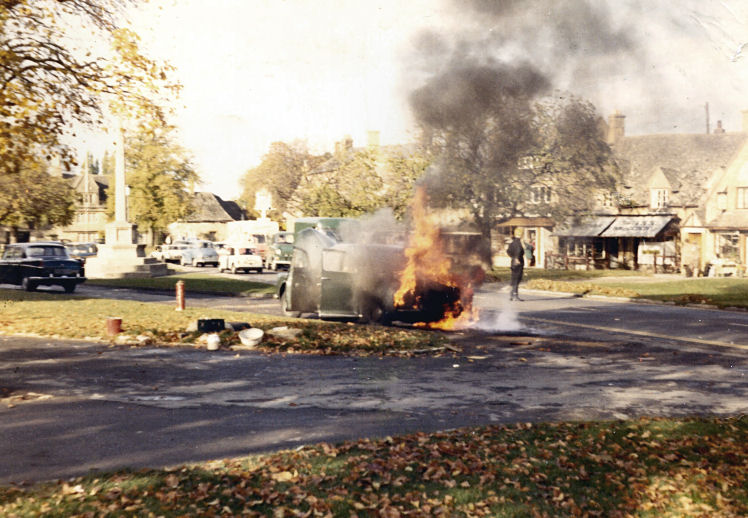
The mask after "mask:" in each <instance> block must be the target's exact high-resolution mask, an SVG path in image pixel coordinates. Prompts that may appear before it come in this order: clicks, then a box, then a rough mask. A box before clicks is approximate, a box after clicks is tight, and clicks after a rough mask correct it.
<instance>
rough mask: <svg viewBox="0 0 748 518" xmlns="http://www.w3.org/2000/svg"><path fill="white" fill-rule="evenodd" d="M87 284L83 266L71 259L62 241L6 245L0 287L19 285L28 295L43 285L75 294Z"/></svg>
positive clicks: (1, 264)
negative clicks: (76, 289) (60, 288)
mask: <svg viewBox="0 0 748 518" xmlns="http://www.w3.org/2000/svg"><path fill="white" fill-rule="evenodd" d="M85 280H86V278H85V277H84V274H83V264H82V263H81V262H80V261H78V260H76V259H71V258H70V256H69V255H68V252H67V250H66V248H65V246H64V245H63V244H62V243H60V242H59V241H37V242H34V243H15V244H11V245H7V246H6V247H5V250H4V251H3V256H2V259H0V283H4V284H18V285H20V286H21V287H22V288H23V289H24V290H26V291H34V290H35V289H36V288H37V287H38V286H41V285H43V286H61V287H62V288H63V289H64V290H65V293H73V292H74V291H75V288H76V287H77V286H78V284H80V283H82V282H85Z"/></svg>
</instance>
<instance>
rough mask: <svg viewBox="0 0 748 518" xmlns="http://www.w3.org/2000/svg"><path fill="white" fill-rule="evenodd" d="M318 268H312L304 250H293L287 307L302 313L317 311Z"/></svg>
mask: <svg viewBox="0 0 748 518" xmlns="http://www.w3.org/2000/svg"><path fill="white" fill-rule="evenodd" d="M319 271H320V270H319V268H314V267H313V265H312V264H310V261H309V254H307V252H306V251H305V250H302V249H300V248H297V249H296V250H294V254H293V260H292V266H291V271H290V272H289V276H288V280H289V284H288V288H287V289H289V290H290V291H289V292H288V294H287V296H288V303H289V309H291V310H293V311H300V312H302V313H312V312H317V308H318V305H319V289H320V285H319Z"/></svg>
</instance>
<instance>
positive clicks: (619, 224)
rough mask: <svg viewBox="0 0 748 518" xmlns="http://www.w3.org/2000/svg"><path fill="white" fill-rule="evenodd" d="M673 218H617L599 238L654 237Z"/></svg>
mask: <svg viewBox="0 0 748 518" xmlns="http://www.w3.org/2000/svg"><path fill="white" fill-rule="evenodd" d="M673 219H675V218H674V217H673V216H618V217H617V218H615V221H614V222H613V224H612V225H610V226H609V227H608V228H607V229H605V231H603V233H602V234H600V237H655V236H656V235H657V234H659V233H660V232H661V231H662V229H664V228H665V227H666V226H667V224H668V223H670V222H671V221H673Z"/></svg>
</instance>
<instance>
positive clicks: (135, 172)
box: [107, 127, 199, 244]
mask: <svg viewBox="0 0 748 518" xmlns="http://www.w3.org/2000/svg"><path fill="white" fill-rule="evenodd" d="M173 131H174V129H173V128H172V127H162V128H156V129H151V128H142V129H141V130H140V131H139V132H138V133H137V134H135V135H133V136H131V137H129V138H127V139H126V144H125V161H126V183H127V185H128V186H129V188H130V193H129V195H128V220H130V221H132V222H134V223H136V224H137V225H138V226H139V227H141V228H144V229H148V230H150V231H151V239H152V240H154V239H155V238H156V236H157V234H159V233H160V232H161V231H163V230H165V229H166V228H167V226H168V225H169V224H170V223H173V222H174V221H178V220H180V219H183V218H185V217H186V216H187V215H188V214H189V213H190V212H191V211H192V209H193V207H192V205H191V194H190V192H189V187H190V185H192V184H194V183H195V182H197V181H199V177H198V175H197V173H196V172H195V169H194V167H193V165H192V163H191V158H190V157H189V155H188V153H187V152H186V151H185V150H184V149H183V148H182V147H180V146H179V145H178V144H176V143H175V140H174V136H173ZM110 184H111V182H110ZM114 198H115V192H114V186H113V185H110V192H109V196H108V198H107V203H108V212H109V213H110V214H112V213H113V212H114ZM151 244H153V243H151Z"/></svg>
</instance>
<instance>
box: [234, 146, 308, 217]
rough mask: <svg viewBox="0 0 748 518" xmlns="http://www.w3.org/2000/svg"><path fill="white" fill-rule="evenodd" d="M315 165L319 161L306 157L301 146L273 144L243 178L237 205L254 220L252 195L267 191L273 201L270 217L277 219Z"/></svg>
mask: <svg viewBox="0 0 748 518" xmlns="http://www.w3.org/2000/svg"><path fill="white" fill-rule="evenodd" d="M318 162H319V159H316V158H315V157H313V156H312V155H311V154H310V153H309V151H308V150H307V146H306V143H304V142H300V141H297V142H293V143H290V144H289V143H285V142H273V143H272V144H271V145H270V149H269V150H268V152H267V153H266V154H265V156H263V157H262V162H260V165H258V166H257V167H255V168H253V169H250V170H248V171H247V172H246V173H244V176H242V178H241V185H242V194H241V196H240V198H239V203H240V204H241V205H242V206H243V207H244V208H245V210H247V212H248V213H249V214H254V215H255V216H256V215H257V214H256V213H255V211H254V206H255V195H256V193H257V192H259V191H260V190H261V189H267V191H268V192H270V195H271V196H272V201H273V210H272V211H271V212H270V216H271V217H273V218H279V217H280V216H281V215H282V214H283V212H284V211H285V210H286V208H287V205H288V202H289V201H290V200H291V199H292V197H293V195H294V193H295V192H296V188H297V187H298V186H299V183H300V182H301V179H302V178H303V176H304V174H306V172H307V171H309V170H310V169H311V168H313V167H314V165H315V164H317V163H318Z"/></svg>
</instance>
